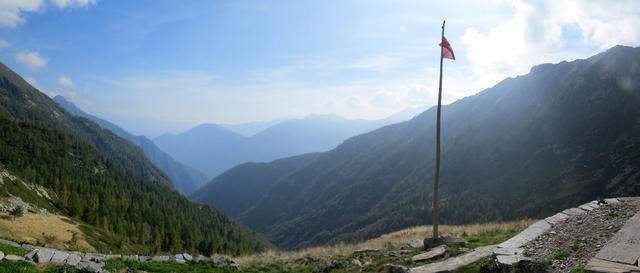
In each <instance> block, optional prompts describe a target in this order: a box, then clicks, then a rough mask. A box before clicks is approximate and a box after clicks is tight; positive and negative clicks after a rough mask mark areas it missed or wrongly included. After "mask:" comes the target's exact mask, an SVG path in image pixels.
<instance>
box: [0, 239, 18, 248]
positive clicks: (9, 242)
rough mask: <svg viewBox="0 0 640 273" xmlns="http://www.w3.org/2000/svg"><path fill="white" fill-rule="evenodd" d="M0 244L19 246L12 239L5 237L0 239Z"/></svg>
mask: <svg viewBox="0 0 640 273" xmlns="http://www.w3.org/2000/svg"><path fill="white" fill-rule="evenodd" d="M0 244H5V245H10V246H13V247H21V246H20V244H18V243H16V242H14V241H9V240H5V239H0Z"/></svg>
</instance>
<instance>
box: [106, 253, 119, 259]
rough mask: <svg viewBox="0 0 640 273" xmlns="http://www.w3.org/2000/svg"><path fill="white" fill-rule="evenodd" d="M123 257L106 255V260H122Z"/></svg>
mask: <svg viewBox="0 0 640 273" xmlns="http://www.w3.org/2000/svg"><path fill="white" fill-rule="evenodd" d="M121 258H122V255H120V254H117V255H106V257H105V260H110V259H121Z"/></svg>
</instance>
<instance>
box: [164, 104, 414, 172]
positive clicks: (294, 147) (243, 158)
mask: <svg viewBox="0 0 640 273" xmlns="http://www.w3.org/2000/svg"><path fill="white" fill-rule="evenodd" d="M419 112H420V109H419V108H409V109H406V110H404V111H401V112H398V113H396V114H394V115H391V116H389V117H387V118H385V119H380V120H349V119H345V118H342V117H340V116H338V115H334V114H329V115H310V116H307V117H306V118H303V119H289V120H284V121H280V122H277V123H275V124H273V125H271V126H268V125H270V123H269V122H266V123H249V124H242V125H236V126H230V125H217V124H201V125H199V126H196V127H194V128H192V129H189V130H187V131H185V132H183V133H181V134H178V135H173V134H164V135H161V136H159V137H157V138H155V139H154V140H153V141H154V142H155V143H156V144H157V145H158V147H160V148H161V149H162V150H163V151H166V152H167V153H168V154H170V155H171V156H172V157H173V158H175V159H177V160H178V161H180V162H183V163H185V164H187V165H189V166H191V167H193V168H195V169H198V170H200V171H202V172H203V173H205V174H206V175H207V176H209V177H211V178H213V177H215V176H217V175H218V174H220V173H222V172H224V171H226V170H228V169H230V168H232V167H233V166H236V165H238V164H242V163H245V162H268V161H272V160H274V159H278V158H283V157H287V156H293V155H298V154H303V153H309V152H322V151H327V150H329V149H332V148H334V147H335V146H337V145H338V144H340V143H341V142H342V141H344V140H345V139H347V138H349V137H351V136H354V135H357V134H361V133H364V132H367V131H370V130H373V129H377V128H379V127H382V126H384V125H388V124H391V123H395V122H400V121H404V120H407V119H410V118H411V117H413V116H415V115H416V114H417V113H419ZM225 127H226V128H225ZM263 127H266V129H263V130H261V131H259V132H258V133H256V134H254V135H250V136H243V134H244V135H247V134H249V133H250V132H254V131H256V130H257V129H260V128H263ZM227 128H230V129H227ZM233 130H237V131H238V132H239V133H236V132H234V131H233ZM252 130H253V131H252Z"/></svg>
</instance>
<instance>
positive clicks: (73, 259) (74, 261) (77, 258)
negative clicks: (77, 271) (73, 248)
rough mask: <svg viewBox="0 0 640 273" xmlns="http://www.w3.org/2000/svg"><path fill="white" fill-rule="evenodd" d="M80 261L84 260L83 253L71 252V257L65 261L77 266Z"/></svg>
mask: <svg viewBox="0 0 640 273" xmlns="http://www.w3.org/2000/svg"><path fill="white" fill-rule="evenodd" d="M80 261H82V256H81V254H78V253H71V254H69V257H67V259H66V260H65V263H66V264H68V265H70V266H76V265H77V264H78V263H79V262H80Z"/></svg>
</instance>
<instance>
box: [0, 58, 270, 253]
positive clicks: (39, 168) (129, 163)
mask: <svg viewBox="0 0 640 273" xmlns="http://www.w3.org/2000/svg"><path fill="white" fill-rule="evenodd" d="M0 169H6V170H7V171H8V172H9V173H11V174H14V175H16V176H19V177H20V178H22V180H23V181H26V182H27V183H28V184H33V185H35V186H28V187H27V186H26V185H28V184H24V185H25V187H22V186H20V185H19V184H20V183H18V180H14V179H10V180H11V181H13V182H10V180H4V181H5V182H3V183H0V195H1V196H5V197H7V196H9V194H11V195H14V196H17V197H18V198H21V199H23V200H24V201H25V202H31V201H33V200H35V201H33V203H32V204H31V205H33V206H44V208H46V209H48V210H51V211H52V212H54V213H56V214H61V215H68V216H71V217H73V218H74V221H81V222H82V223H86V225H89V226H91V227H92V228H91V229H88V230H83V232H86V231H90V232H91V235H92V236H91V237H92V238H100V239H99V240H98V241H91V242H90V243H91V244H92V245H93V246H94V247H95V248H96V249H100V248H101V246H102V245H105V244H110V245H112V246H113V245H116V246H119V247H120V250H121V251H122V252H131V253H157V252H165V253H166V252H172V253H181V252H182V251H189V252H196V251H197V252H200V253H204V254H207V255H208V254H212V253H223V252H224V253H229V254H242V253H251V252H255V251H260V250H263V249H265V248H270V247H271V245H270V244H269V243H268V242H267V241H266V240H265V239H264V238H263V237H262V236H260V235H258V234H256V233H255V232H253V231H251V230H249V229H247V228H246V227H244V226H242V225H240V224H238V223H237V222H235V221H234V220H233V219H231V218H230V217H228V216H227V215H225V214H224V213H223V212H222V211H220V210H219V209H217V208H215V207H213V206H211V205H201V204H194V203H192V202H190V201H189V200H188V199H187V198H186V197H184V196H183V195H181V194H180V193H178V192H177V191H175V190H174V189H173V188H172V187H171V181H170V180H169V178H167V177H166V175H164V174H163V173H162V172H161V171H160V170H158V169H157V168H155V166H153V164H151V163H150V162H148V161H147V159H146V157H145V156H144V154H143V153H142V150H141V149H140V148H138V147H137V146H135V145H134V144H132V143H130V142H129V141H127V140H124V139H122V138H120V137H118V136H116V135H115V134H113V133H112V132H111V131H109V130H103V129H102V128H100V126H98V125H97V124H95V123H94V122H92V121H90V120H88V119H85V118H82V117H74V116H72V115H71V114H69V113H68V112H66V111H65V110H64V109H62V108H61V107H60V106H59V105H58V104H57V103H55V102H54V101H53V100H51V99H50V98H48V97H47V96H46V95H44V94H42V93H40V92H39V91H38V90H37V89H35V88H33V87H32V86H31V85H29V84H28V83H26V81H24V79H22V78H21V77H20V76H19V75H17V74H15V73H14V72H13V71H11V70H10V69H9V68H7V67H6V66H4V65H3V64H1V65H0ZM39 187H42V188H44V190H41V189H40V188H39ZM34 189H35V190H37V192H36V193H34V192H33V191H34ZM42 192H49V193H50V194H48V195H47V200H42V199H40V200H39V201H38V199H37V198H36V199H34V196H35V195H37V196H40V197H42V196H43V194H42ZM49 202H51V204H49ZM100 240H104V241H100Z"/></svg>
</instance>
